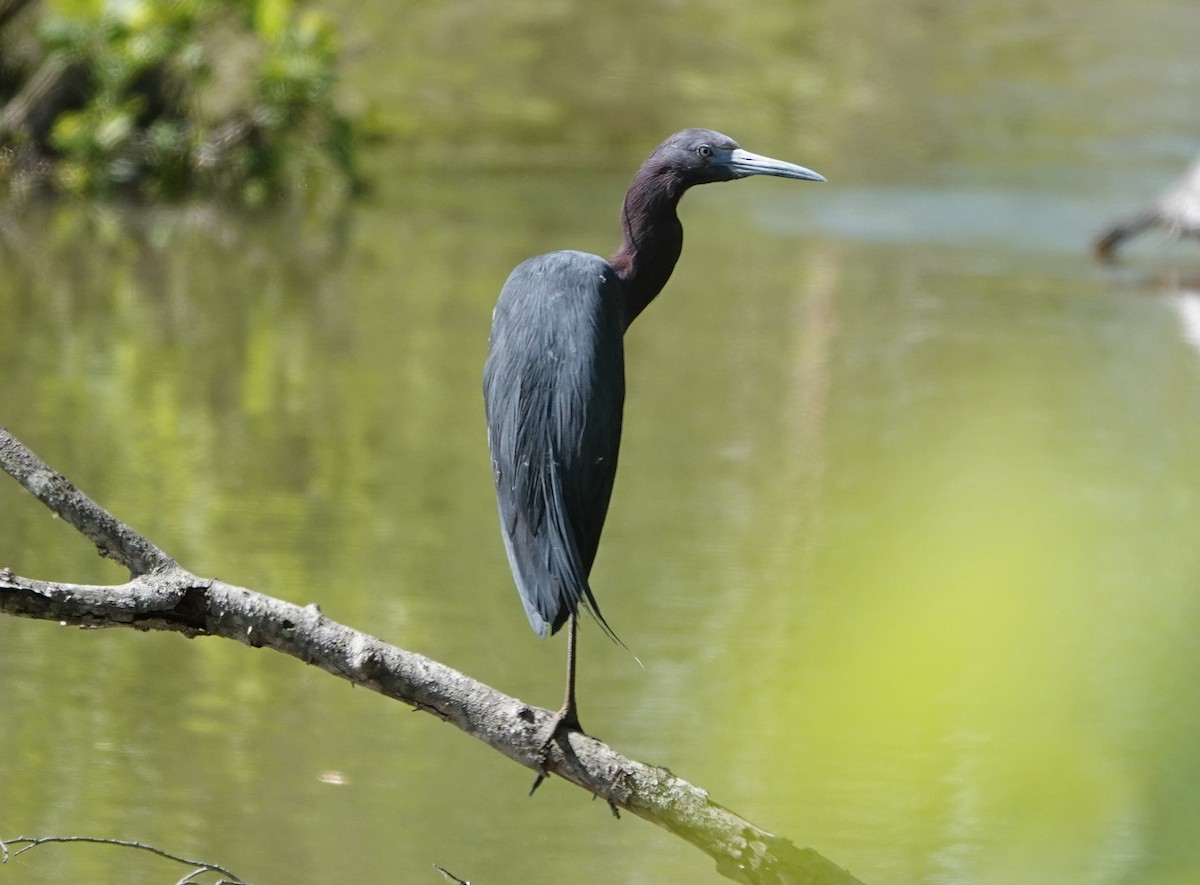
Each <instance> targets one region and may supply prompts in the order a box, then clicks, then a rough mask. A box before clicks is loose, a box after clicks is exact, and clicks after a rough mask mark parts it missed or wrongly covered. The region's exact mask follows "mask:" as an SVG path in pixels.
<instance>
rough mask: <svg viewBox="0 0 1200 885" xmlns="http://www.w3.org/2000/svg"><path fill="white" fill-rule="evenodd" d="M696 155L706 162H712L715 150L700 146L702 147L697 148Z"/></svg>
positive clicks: (703, 145)
mask: <svg viewBox="0 0 1200 885" xmlns="http://www.w3.org/2000/svg"><path fill="white" fill-rule="evenodd" d="M696 153H698V154H699V155H700V156H701V157H703V158H704V159H706V160H711V159H712V155H713V149H712V148H711V147H709V146H708V145H706V144H702V145H700V147H698V148H696Z"/></svg>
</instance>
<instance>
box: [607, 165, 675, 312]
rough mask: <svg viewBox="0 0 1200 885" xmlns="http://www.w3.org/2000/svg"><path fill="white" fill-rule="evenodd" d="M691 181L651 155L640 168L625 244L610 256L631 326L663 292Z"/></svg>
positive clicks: (626, 217)
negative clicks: (677, 210)
mask: <svg viewBox="0 0 1200 885" xmlns="http://www.w3.org/2000/svg"><path fill="white" fill-rule="evenodd" d="M685 190H687V185H686V184H684V182H683V181H682V180H681V179H680V177H679V176H678V175H676V174H675V173H674V172H673V171H672V170H671V169H669V168H667V167H666V166H665V165H663V164H661V163H656V162H655V160H654V158H653V157H651V158H650V159H649V160H647V161H646V163H645V164H644V165H643V166H642V168H641V169H639V170H638V174H637V175H635V176H634V177H633V183H632V184H630V185H629V192H628V193H627V194H626V195H625V206H624V208H623V209H622V210H621V227H622V229H623V233H624V236H623V239H622V242H621V248H620V249H618V250H617V253H616V254H615V255H613V257H612V258H610V259H609V263H610V264H611V265H612V266H613V268H614V269H615V270H616V272H617V275H618V276H619V277H620V278H621V280H622V281H623V282H624V283H625V293H626V295H625V328H627V329H628V328H629V325H630V323H632V322H633V321H634V320H635V319H636V318H637V316H638V314H640V313H641V312H642V311H643V310H645V309H646V305H648V304H649V303H650V302H651V301H653V300H654V297H655V296H656V295H658V293H659V292H661V291H662V288H663V286H665V285H666V284H667V280H669V279H670V278H671V271H673V270H674V269H675V262H676V261H678V260H679V253H680V252H682V251H683V225H682V224H680V223H679V216H678V215H676V214H675V207H676V206H678V205H679V198H680V197H682V196H683V192H684V191H685Z"/></svg>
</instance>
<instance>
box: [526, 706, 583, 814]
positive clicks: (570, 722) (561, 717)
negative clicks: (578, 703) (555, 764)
mask: <svg viewBox="0 0 1200 885" xmlns="http://www.w3.org/2000/svg"><path fill="white" fill-rule="evenodd" d="M573 731H574V732H578V733H579V734H587V732H585V731H584V730H583V726H582V725H580V724H579V713H578V711H577V710H576V709H575V705H574V704H570V705H568V706H564V707H563V708H562V709H561V710H559V711H558V712H557V713H555V714H554V719H553V720H552V721H551V723H550V733H549V734H548V735H546V739H545V740H544V741H542V746H541V748H540V749H539V750H538V761H539V762H540V763H541V769H542V771H541V774H539V775H538V776H537V779H536V780H534V782H533V786H532V787H530V788H529V795H530V796H532V795H533V794H534V791H535V790H537V788H538V787H540V786H541V785H542V781H544V780H545V779H546V778H548V777H549V776H550V772H548V771H546V763H547V762H549V761H550V747H551V746H552V745H553V744H555V743H556V742H558V741H560V740H562V741H565V740H566V739H567V735H568V734H570V733H571V732H573Z"/></svg>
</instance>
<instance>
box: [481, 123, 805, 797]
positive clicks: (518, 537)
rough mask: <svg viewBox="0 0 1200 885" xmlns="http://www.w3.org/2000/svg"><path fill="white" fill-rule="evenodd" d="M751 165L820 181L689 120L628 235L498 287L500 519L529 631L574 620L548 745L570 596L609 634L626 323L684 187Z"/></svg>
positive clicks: (675, 244)
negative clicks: (608, 536) (596, 563)
mask: <svg viewBox="0 0 1200 885" xmlns="http://www.w3.org/2000/svg"><path fill="white" fill-rule="evenodd" d="M751 175H775V176H778V177H780V178H797V179H801V180H806V181H824V180H825V179H824V178H823V177H822V176H820V175H818V174H817V173H816V172H813V171H812V170H811V169H805V168H804V167H803V166H795V165H793V164H791V163H784V162H782V161H780V160H773V159H771V158H770V157H762V156H759V155H758V154H752V153H750V152H749V151H744V150H742V149H741V148H740V147H738V144H737V142H735V141H734V140H733V139H731V138H729V137H727V136H724V135H721V134H720V133H719V132H713V131H712V130H709V129H685V130H684V131H682V132H677V133H675V134H674V135H672V136H671V137H670V138H668V139H667V140H666V141H664V142H663V143H662V144H661V145H659V146H658V148H657V149H656V150H655V151H654V153H652V154H651V155H650V157H649V159H647V160H646V162H645V163H643V164H642V168H641V169H639V170H638V173H637V175H635V176H634V178H633V183H632V184H631V185H630V186H629V192H628V193H627V194H626V195H625V207H624V209H623V210H622V212H621V227H622V230H623V231H624V239H623V240H622V242H621V248H620V249H618V250H617V253H616V254H615V255H614V256H613V257H612V258H610V259H609V260H608V261H605V260H604V259H603V258H600V257H599V256H597V255H588V254H585V253H583V252H571V251H567V252H551V253H550V254H548V255H540V256H538V257H537V258H530V259H529V260H528V261H525V262H523V263H521V264H520V265H518V266H517V268H516V270H514V271H513V272H512V274H510V275H509V278H508V281H507V282H506V283H505V284H504V288H503V289H502V290H501V291H500V298H499V300H498V301H497V303H496V310H495V312H494V313H493V315H492V334H491V340H490V345H489V350H488V358H487V365H486V366H485V367H484V372H483V395H484V405H485V407H486V411H487V424H488V447H489V448H490V449H491V455H492V471H493V474H494V477H495V481H496V498H497V501H498V503H499V506H500V528H501V532H502V534H503V536H504V546H505V549H506V550H507V552H508V562H509V565H510V566H511V567H512V573H513V577H514V578H515V579H516V584H517V590H518V591H520V594H521V601H522V602H523V603H524V604H525V614H526V615H528V616H529V623H530V624H531V625H532V626H533V629H534V631H535V632H536V633H537V634H538V635H540V636H545V635H546V632H547V631H549V632H550V633H551V634H553V633H555V632H557V631H558V629H559V628H560V627H562V626H563V624H565V623H567V622H570V634H569V638H568V641H567V686H566V697H565V699H564V701H563V706H562V709H561V710H559V711H558V714H557V715H556V716H555V720H554V727H553V730H552V731H551V733H550V737H549V738H548V739H547V741H546V744H547V745H549V743H550V741H551V740H553V738H554V736H555V734H556V733H557V732H558V731H559V729H570V730H574V731H581V730H582V729H581V728H580V725H579V714H578V711H577V709H576V706H575V635H576V631H577V629H578V624H577V613H578V611H579V608H580V607H581V606H582V607H583V608H586V609H588V610H590V612H591V614H592V615H593V616H594V617H595V619H596V621H597V622H598V623H599V624H600V626H601V627H602V628H603V630H604V632H605V633H607V634H608V635H609V636H611V637H613V638H614V639H615V638H616V636H615V634H614V633H613V631H612V630H611V629H610V628H609V626H608V624H607V622H605V620H604V617H603V616H602V615H601V614H600V607H599V606H598V605H597V604H596V597H595V596H594V595H593V594H592V589H591V587H590V586H589V584H588V574H589V573H590V572H591V569H592V562H593V560H595V558H596V548H597V547H598V546H599V544H600V532H601V529H603V527H604V517H605V514H606V513H607V512H608V502H609V497H610V496H611V494H612V488H613V479H614V477H615V476H616V474H617V449H618V446H619V445H620V442H621V412H622V406H623V404H624V401H625V357H624V346H623V341H622V339H623V336H624V334H625V330H626V329H627V328H629V324H630V323H632V322H633V321H634V319H636V318H637V316H638V314H640V313H641V312H642V311H643V310H645V309H646V305H648V304H649V303H650V302H651V301H652V300H653V299H654V297H655V296H656V295H657V294H658V293H659V292H660V291H662V288H663V286H665V285H666V283H667V279H668V278H669V277H670V276H671V271H672V270H673V269H674V267H675V262H676V261H677V260H678V259H679V253H680V251H681V250H682V248H683V226H682V225H681V224H680V223H679V217H678V216H677V215H676V214H675V208H676V206H677V205H678V203H679V199H680V197H682V196H683V193H684V191H686V190H687V189H688V188H689V187H691V186H692V185H696V184H707V183H709V182H712V181H732V180H733V179H735V178H746V177H748V176H751ZM539 782H540V778H539ZM535 787H536V784H535Z"/></svg>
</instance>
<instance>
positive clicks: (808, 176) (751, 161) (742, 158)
mask: <svg viewBox="0 0 1200 885" xmlns="http://www.w3.org/2000/svg"><path fill="white" fill-rule="evenodd" d="M717 162H719V163H720V164H721V165H722V166H724V167H725V168H727V169H729V170H730V171H731V172H732V173H733V174H734V177H735V178H746V177H748V176H750V175H774V176H776V177H777V178H798V179H800V180H801V181H824V180H825V176H824V175H821V174H820V173H819V172H813V171H812V170H811V169H805V168H804V167H803V166H797V165H796V164H795V163H785V162H784V161H783V160H773V159H771V158H770V157H764V156H762V155H761V154H752V153H750V151H744V150H742V149H741V148H735V149H734V150H732V151H730V152H729V155H728V156H727V157H723V158H722V159H721V160H719V161H717Z"/></svg>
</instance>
